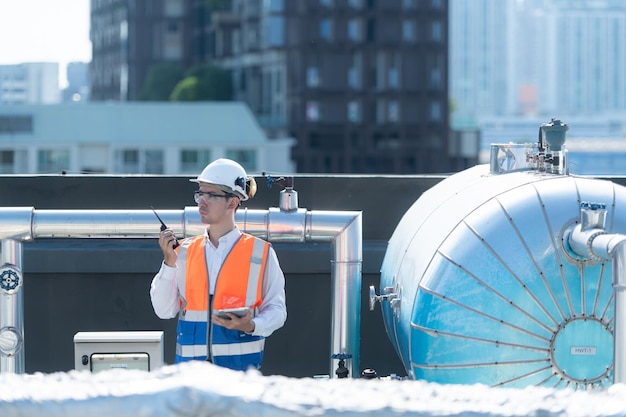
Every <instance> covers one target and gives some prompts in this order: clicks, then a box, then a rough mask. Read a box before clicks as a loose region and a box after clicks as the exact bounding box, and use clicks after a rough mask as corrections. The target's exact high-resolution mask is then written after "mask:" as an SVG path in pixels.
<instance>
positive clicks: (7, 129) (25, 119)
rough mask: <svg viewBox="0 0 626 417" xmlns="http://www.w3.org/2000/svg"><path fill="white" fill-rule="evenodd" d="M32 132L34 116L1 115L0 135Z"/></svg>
mask: <svg viewBox="0 0 626 417" xmlns="http://www.w3.org/2000/svg"><path fill="white" fill-rule="evenodd" d="M32 132H33V116H17V115H10V116H1V115H0V135H3V134H9V135H11V134H13V133H32Z"/></svg>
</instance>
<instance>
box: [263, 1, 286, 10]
mask: <svg viewBox="0 0 626 417" xmlns="http://www.w3.org/2000/svg"><path fill="white" fill-rule="evenodd" d="M263 10H264V12H265V13H276V12H282V11H284V10H285V1H284V0H265V1H264V2H263Z"/></svg>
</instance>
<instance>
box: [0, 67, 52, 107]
mask: <svg viewBox="0 0 626 417" xmlns="http://www.w3.org/2000/svg"><path fill="white" fill-rule="evenodd" d="M60 101H61V90H60V89H59V64H57V63H52V62H29V63H24V64H16V65H0V104H55V103H59V102H60Z"/></svg>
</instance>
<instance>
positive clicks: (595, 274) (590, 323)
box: [380, 165, 626, 389]
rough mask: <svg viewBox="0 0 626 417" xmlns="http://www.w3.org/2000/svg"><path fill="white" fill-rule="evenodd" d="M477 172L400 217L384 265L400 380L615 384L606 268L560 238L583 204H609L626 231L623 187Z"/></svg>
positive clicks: (612, 225)
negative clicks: (402, 372)
mask: <svg viewBox="0 0 626 417" xmlns="http://www.w3.org/2000/svg"><path fill="white" fill-rule="evenodd" d="M492 171H493V166H492V167H491V170H490V167H489V166H488V165H480V166H476V167H473V168H470V169H468V170H465V171H463V172H460V173H458V174H454V175H452V176H450V177H448V178H447V179H446V180H444V181H442V182H440V183H439V184H437V185H435V186H434V187H433V188H431V189H429V190H428V191H427V192H425V193H424V194H423V195H422V196H421V197H420V198H419V199H418V200H417V201H416V202H415V203H414V204H413V205H412V206H411V207H410V208H409V210H408V211H407V212H406V213H405V215H404V216H403V218H402V219H401V221H400V222H399V224H398V225H397V228H396V229H395V232H394V233H393V235H392V237H391V239H390V240H389V244H388V249H387V252H386V254H385V257H384V260H383V263H382V266H381V282H380V288H381V292H382V291H383V289H384V291H385V293H387V294H391V297H390V298H391V302H384V303H381V305H382V313H383V319H384V322H385V327H386V329H387V332H388V335H389V338H390V339H391V342H392V344H393V345H394V347H395V348H396V351H397V353H398V355H399V356H400V358H401V360H402V362H403V363H404V366H405V368H406V370H407V373H408V375H409V376H410V377H411V378H414V379H423V380H427V381H431V382H439V383H458V384H473V383H482V384H486V385H489V386H503V387H517V388H519V387H526V386H531V385H537V386H548V387H557V388H564V387H574V388H576V389H587V388H597V387H603V386H608V385H611V384H612V381H613V349H614V347H613V334H614V329H613V326H614V305H613V301H614V300H613V289H612V279H611V274H612V266H611V262H610V261H602V260H598V259H595V260H593V259H583V258H582V257H580V256H577V255H576V254H575V253H574V252H573V251H572V250H571V248H570V247H569V245H568V243H567V239H566V237H565V234H566V231H567V230H570V229H571V228H572V227H574V226H575V225H576V224H578V223H579V221H580V206H581V202H583V201H592V202H599V203H604V204H606V209H607V212H606V226H605V229H606V231H607V232H608V233H620V234H624V233H626V188H625V187H622V186H620V185H618V184H615V183H613V182H611V181H606V180H599V179H594V178H584V177H576V176H570V175H554V174H548V173H545V172H543V173H542V172H537V171H533V170H512V171H511V172H507V173H504V174H501V175H494V174H493V173H492Z"/></svg>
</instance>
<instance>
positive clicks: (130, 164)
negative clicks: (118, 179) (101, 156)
mask: <svg viewBox="0 0 626 417" xmlns="http://www.w3.org/2000/svg"><path fill="white" fill-rule="evenodd" d="M114 159H115V173H117V174H139V173H140V172H141V170H140V166H139V150H138V149H122V150H118V151H115V157H114Z"/></svg>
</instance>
